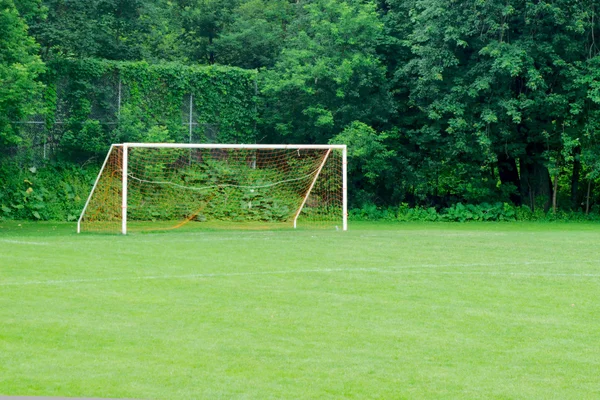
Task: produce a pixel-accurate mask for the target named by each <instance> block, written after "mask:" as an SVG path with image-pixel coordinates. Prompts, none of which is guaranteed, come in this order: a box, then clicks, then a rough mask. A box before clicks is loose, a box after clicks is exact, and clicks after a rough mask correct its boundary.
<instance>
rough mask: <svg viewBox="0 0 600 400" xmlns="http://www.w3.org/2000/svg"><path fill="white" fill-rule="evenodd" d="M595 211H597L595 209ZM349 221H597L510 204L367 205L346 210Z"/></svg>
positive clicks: (595, 213) (592, 215) (594, 215)
mask: <svg viewBox="0 0 600 400" xmlns="http://www.w3.org/2000/svg"><path fill="white" fill-rule="evenodd" d="M596 208H597V207H596ZM349 215H350V220H353V221H399V222H411V221H414V222H419V221H420V222H510V221H542V222H551V221H600V215H599V214H598V210H597V209H594V210H593V211H592V213H590V214H589V215H586V214H584V213H582V212H566V211H559V212H557V213H556V214H554V213H552V212H548V213H545V212H544V211H543V208H542V207H537V208H536V211H532V210H531V208H529V207H528V206H519V207H516V206H514V205H512V204H510V203H500V202H497V203H481V204H462V203H456V204H454V205H452V206H451V207H448V208H443V209H440V210H438V209H436V208H435V207H420V206H415V207H410V206H409V205H408V204H407V203H402V204H400V206H398V207H397V208H394V207H387V208H379V207H377V206H375V205H373V204H367V205H365V206H363V207H362V208H356V209H352V210H350V213H349Z"/></svg>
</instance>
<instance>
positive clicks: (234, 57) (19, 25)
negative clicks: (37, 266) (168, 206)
mask: <svg viewBox="0 0 600 400" xmlns="http://www.w3.org/2000/svg"><path fill="white" fill-rule="evenodd" d="M596 6H599V9H600V0H552V1H544V0H502V1H500V0H0V220H1V219H3V218H6V219H41V220H52V219H53V220H74V219H75V218H76V217H77V216H78V213H79V211H80V210H81V207H82V205H83V199H84V197H85V196H87V193H88V192H89V190H90V188H91V184H92V183H93V180H94V178H95V175H96V174H97V172H98V169H99V167H100V164H101V162H102V160H103V157H104V156H105V155H106V152H107V150H108V148H109V147H110V144H111V143H118V142H125V141H147V142H156V141H171V142H187V141H195V142H209V143H309V144H320V143H339V144H347V145H348V149H349V164H348V168H349V179H350V187H349V191H350V205H351V208H352V216H353V217H354V218H357V219H360V218H363V219H373V218H392V219H399V220H410V219H421V220H423V219H425V220H459V221H464V220H478V219H481V220H504V219H505V220H519V219H520V220H522V219H536V218H537V219H545V218H546V219H548V218H549V219H552V218H558V219H560V218H564V219H571V218H574V219H600V133H598V130H599V129H600V55H599V50H600V30H598V29H597V28H600V18H599V17H597V16H596V15H595V9H596ZM597 32H598V35H597V34H596V33H597ZM596 37H598V39H599V43H596Z"/></svg>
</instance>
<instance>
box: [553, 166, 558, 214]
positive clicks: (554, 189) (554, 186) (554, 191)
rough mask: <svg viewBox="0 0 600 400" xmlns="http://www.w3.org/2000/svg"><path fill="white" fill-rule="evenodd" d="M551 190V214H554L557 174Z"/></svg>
mask: <svg viewBox="0 0 600 400" xmlns="http://www.w3.org/2000/svg"><path fill="white" fill-rule="evenodd" d="M552 189H553V190H552V213H554V214H556V193H558V174H556V175H555V176H554V185H553V188H552Z"/></svg>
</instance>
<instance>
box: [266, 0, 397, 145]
mask: <svg viewBox="0 0 600 400" xmlns="http://www.w3.org/2000/svg"><path fill="white" fill-rule="evenodd" d="M298 7H300V8H299V9H298V10H297V13H298V14H297V15H298V16H297V17H296V19H295V20H294V21H293V22H292V23H291V25H290V27H289V30H290V31H292V32H294V35H289V36H288V37H286V41H285V43H284V50H283V51H282V53H281V54H280V56H279V57H278V59H277V62H276V64H275V66H274V67H273V68H271V69H268V70H266V71H264V73H262V74H261V75H260V78H261V92H262V95H263V101H264V103H263V104H264V105H263V109H262V110H263V115H262V123H263V129H265V131H266V132H267V133H268V135H269V137H270V139H271V140H272V141H274V142H278V141H283V142H285V141H290V142H304V143H306V142H308V143H326V142H327V141H329V140H330V139H331V138H332V137H333V136H334V135H335V134H337V133H339V132H340V131H341V130H342V129H343V128H344V127H345V126H347V125H348V124H350V123H351V122H352V121H355V120H359V121H362V122H364V123H367V124H372V123H377V122H380V121H382V120H385V119H386V118H387V116H388V115H389V114H390V112H391V111H392V110H393V105H392V103H391V101H390V100H391V99H390V97H389V94H388V92H387V90H386V86H387V85H386V80H385V67H384V66H383V64H382V63H381V62H380V60H379V58H378V57H377V54H376V52H375V49H376V46H377V40H378V38H379V37H381V35H382V33H383V32H382V28H383V26H382V24H381V23H380V22H379V21H378V18H377V12H376V9H375V7H374V5H373V4H372V3H370V2H362V1H341V2H340V1H334V0H318V1H311V2H302V3H299V4H298Z"/></svg>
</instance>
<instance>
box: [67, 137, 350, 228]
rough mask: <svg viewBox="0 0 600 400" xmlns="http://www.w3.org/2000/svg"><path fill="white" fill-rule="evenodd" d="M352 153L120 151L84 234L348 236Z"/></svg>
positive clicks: (111, 158) (229, 148) (128, 146)
mask: <svg viewBox="0 0 600 400" xmlns="http://www.w3.org/2000/svg"><path fill="white" fill-rule="evenodd" d="M345 160H346V146H345V145H214V144H171V143H168V144H149V143H125V144H115V145H113V146H112V147H111V148H110V151H109V154H108V155H107V157H106V160H105V161H104V164H103V166H102V169H101V171H100V173H99V174H98V178H97V179H96V182H95V184H94V187H93V189H92V192H91V193H90V196H89V197H88V200H87V203H86V205H85V207H84V209H83V211H82V213H81V216H80V218H79V221H78V225H77V231H78V232H84V231H96V232H114V233H119V232H120V233H123V234H125V233H127V232H131V231H138V230H159V229H174V228H178V227H181V226H183V225H186V224H196V226H207V227H231V226H233V227H236V228H237V227H240V228H243V227H269V226H275V225H276V224H278V225H284V226H290V227H305V226H306V227H331V228H334V229H339V230H346V229H347V200H346V192H347V191H346V186H347V185H346V165H345V162H346V161H345Z"/></svg>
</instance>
